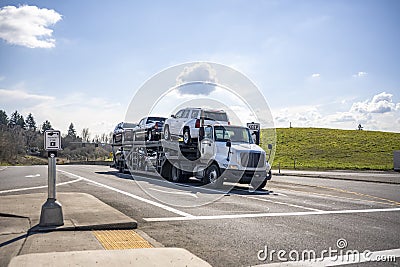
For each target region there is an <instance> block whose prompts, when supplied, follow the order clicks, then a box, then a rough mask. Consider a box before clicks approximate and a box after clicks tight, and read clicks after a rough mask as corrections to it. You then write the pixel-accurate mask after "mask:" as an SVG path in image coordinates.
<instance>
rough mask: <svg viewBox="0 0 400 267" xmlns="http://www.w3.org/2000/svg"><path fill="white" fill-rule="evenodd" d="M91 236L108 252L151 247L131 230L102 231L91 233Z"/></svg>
mask: <svg viewBox="0 0 400 267" xmlns="http://www.w3.org/2000/svg"><path fill="white" fill-rule="evenodd" d="M93 234H94V236H95V237H96V238H97V240H99V242H100V243H101V244H102V245H103V247H104V248H105V249H109V250H111V249H132V248H152V247H153V246H152V245H151V244H150V243H149V242H147V241H146V240H144V239H143V238H142V237H141V236H140V235H138V234H137V233H136V232H135V231H133V230H103V231H93Z"/></svg>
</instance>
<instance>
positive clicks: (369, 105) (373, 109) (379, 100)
mask: <svg viewBox="0 0 400 267" xmlns="http://www.w3.org/2000/svg"><path fill="white" fill-rule="evenodd" d="M392 97H393V95H392V94H388V93H386V92H382V93H380V94H377V95H375V96H374V97H373V98H372V100H365V101H363V102H356V103H353V105H352V107H351V109H350V111H351V112H359V113H387V112H391V111H394V110H397V109H398V105H399V104H400V103H397V104H396V103H393V100H392Z"/></svg>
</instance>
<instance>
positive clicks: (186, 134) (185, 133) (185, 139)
mask: <svg viewBox="0 0 400 267" xmlns="http://www.w3.org/2000/svg"><path fill="white" fill-rule="evenodd" d="M191 139H192V137H191V136H190V130H189V128H185V129H183V143H184V144H185V145H190V140H191Z"/></svg>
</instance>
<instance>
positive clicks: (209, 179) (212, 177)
mask: <svg viewBox="0 0 400 267" xmlns="http://www.w3.org/2000/svg"><path fill="white" fill-rule="evenodd" d="M204 183H205V184H210V186H211V187H213V188H220V187H222V185H223V183H224V181H223V178H222V177H220V172H219V168H218V166H217V165H215V164H212V165H211V166H210V167H208V168H207V170H206V175H205V177H204Z"/></svg>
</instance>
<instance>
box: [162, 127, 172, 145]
mask: <svg viewBox="0 0 400 267" xmlns="http://www.w3.org/2000/svg"><path fill="white" fill-rule="evenodd" d="M164 139H165V140H167V141H169V140H171V133H170V131H169V126H168V125H165V127H164Z"/></svg>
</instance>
